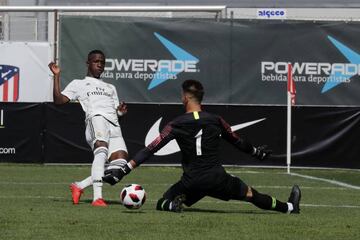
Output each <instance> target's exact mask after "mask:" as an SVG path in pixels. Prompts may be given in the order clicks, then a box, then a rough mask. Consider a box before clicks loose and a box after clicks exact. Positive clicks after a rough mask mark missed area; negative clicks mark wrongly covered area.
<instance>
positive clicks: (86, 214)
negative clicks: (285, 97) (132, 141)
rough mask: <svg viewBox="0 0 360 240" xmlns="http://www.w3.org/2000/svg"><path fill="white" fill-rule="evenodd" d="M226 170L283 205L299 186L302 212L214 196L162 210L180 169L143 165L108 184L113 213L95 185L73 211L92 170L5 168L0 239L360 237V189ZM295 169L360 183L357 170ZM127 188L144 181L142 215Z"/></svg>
mask: <svg viewBox="0 0 360 240" xmlns="http://www.w3.org/2000/svg"><path fill="white" fill-rule="evenodd" d="M227 170H228V171H229V172H230V173H232V174H234V175H237V176H239V177H240V178H242V179H243V180H244V181H245V182H246V183H248V184H249V185H252V186H254V187H255V188H256V189H257V190H258V191H261V192H264V193H268V194H270V195H272V196H274V197H277V198H278V199H279V200H287V198H288V196H289V192H290V189H291V186H292V185H293V184H295V183H296V184H298V185H300V187H301V189H302V195H303V197H302V202H301V214H299V215H289V214H281V213H277V212H271V211H263V210H260V209H257V208H256V207H254V206H252V205H250V204H248V203H244V202H239V201H229V202H224V201H218V200H216V199H212V198H204V199H203V200H201V201H200V202H199V203H197V204H195V205H194V206H192V207H191V208H185V211H184V212H183V213H169V212H159V211H156V210H155V204H156V201H157V199H158V198H159V197H161V195H162V193H163V192H164V191H165V190H166V189H167V188H168V187H169V186H170V185H171V184H172V183H175V182H176V181H177V180H178V179H179V177H180V175H181V169H180V168H175V167H140V168H138V169H136V170H134V172H132V173H131V174H130V175H129V176H127V177H126V178H124V179H123V181H122V182H121V183H120V184H118V185H116V186H113V187H111V186H108V185H106V186H105V187H104V191H103V192H104V198H105V199H106V200H107V201H108V202H109V203H110V205H109V207H107V208H95V207H92V206H91V205H90V203H91V200H92V199H91V196H92V189H91V188H90V189H87V190H86V191H85V194H84V195H83V197H82V199H81V202H80V204H79V205H77V206H74V205H72V203H71V196H70V191H69V188H68V186H69V184H70V183H71V182H72V181H74V180H80V179H82V178H85V177H87V176H88V174H89V172H90V166H44V165H20V164H0V239H2V240H3V239H4V240H7V239H9V240H10V239H11V240H15V239H22V240H24V239H36V240H40V239H46V240H49V239H61V240H64V239H74V240H82V239H84V240H90V239H106V240H110V239H126V240H130V239H156V240H161V239H185V240H189V239H251V240H255V239H291V240H295V239H301V240H303V239H326V240H329V239H360V190H358V189H351V188H348V187H342V186H339V185H335V184H332V183H328V182H323V181H318V180H311V179H306V178H302V177H299V176H291V175H287V174H285V170H284V169H262V168H227ZM293 172H295V173H298V174H302V175H310V176H316V177H321V178H326V179H332V180H337V181H341V182H345V183H347V184H351V185H355V186H360V172H359V171H356V170H304V169H302V170H300V169H295V170H293ZM127 183H138V184H141V185H142V186H143V187H144V188H145V190H146V192H147V201H146V203H145V205H144V206H143V207H142V208H141V209H139V210H127V209H126V208H124V207H123V206H121V205H120V204H119V196H118V195H119V192H120V191H121V189H122V187H124V186H125V185H126V184H127Z"/></svg>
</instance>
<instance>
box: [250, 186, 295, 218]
mask: <svg viewBox="0 0 360 240" xmlns="http://www.w3.org/2000/svg"><path fill="white" fill-rule="evenodd" d="M251 191H252V194H253V197H252V198H250V199H248V201H249V202H251V203H252V204H254V205H255V206H257V207H258V208H261V209H265V210H274V211H278V212H283V213H286V212H287V211H288V204H287V203H284V202H280V201H279V200H277V199H276V198H274V197H271V196H269V195H266V194H262V193H259V192H258V191H256V190H255V189H253V188H251Z"/></svg>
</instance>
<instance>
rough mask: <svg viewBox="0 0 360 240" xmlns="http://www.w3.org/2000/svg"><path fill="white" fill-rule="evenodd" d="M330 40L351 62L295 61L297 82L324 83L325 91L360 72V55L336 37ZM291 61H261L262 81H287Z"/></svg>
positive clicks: (348, 80)
mask: <svg viewBox="0 0 360 240" xmlns="http://www.w3.org/2000/svg"><path fill="white" fill-rule="evenodd" d="M328 39H329V40H330V42H331V43H332V44H333V45H334V46H335V47H336V48H337V49H338V50H339V51H340V52H341V53H342V54H343V55H344V57H345V58H346V59H347V60H348V61H349V63H328V62H293V63H291V64H292V74H293V79H294V81H295V82H308V83H313V84H318V85H320V84H324V85H323V88H322V90H321V93H325V92H327V91H329V90H330V89H332V88H334V87H336V86H337V85H339V84H341V83H347V84H349V83H351V78H352V77H353V76H355V75H359V74H360V55H359V54H358V53H356V52H355V51H353V50H351V49H350V48H348V47H347V46H345V45H344V44H343V43H341V42H339V41H337V40H336V39H335V38H333V37H331V36H328ZM288 64H289V62H261V79H262V81H271V82H274V81H284V82H286V81H287V73H288Z"/></svg>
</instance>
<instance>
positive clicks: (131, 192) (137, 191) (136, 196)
mask: <svg viewBox="0 0 360 240" xmlns="http://www.w3.org/2000/svg"><path fill="white" fill-rule="evenodd" d="M145 200H146V192H145V190H144V188H143V187H142V186H140V185H139V184H130V185H128V186H126V187H124V188H123V190H122V191H121V193H120V201H121V203H122V205H124V206H125V207H126V208H129V209H138V208H140V207H141V206H142V205H143V204H144V203H145Z"/></svg>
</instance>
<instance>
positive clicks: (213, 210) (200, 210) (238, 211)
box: [184, 208, 278, 215]
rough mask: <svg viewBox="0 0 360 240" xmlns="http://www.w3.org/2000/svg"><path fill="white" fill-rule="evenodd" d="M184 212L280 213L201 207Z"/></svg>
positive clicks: (187, 209) (186, 209)
mask: <svg viewBox="0 0 360 240" xmlns="http://www.w3.org/2000/svg"><path fill="white" fill-rule="evenodd" d="M184 212H197V213H225V214H262V215H268V214H278V213H276V212H272V211H265V210H264V211H262V210H215V209H200V208H185V209H184Z"/></svg>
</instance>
